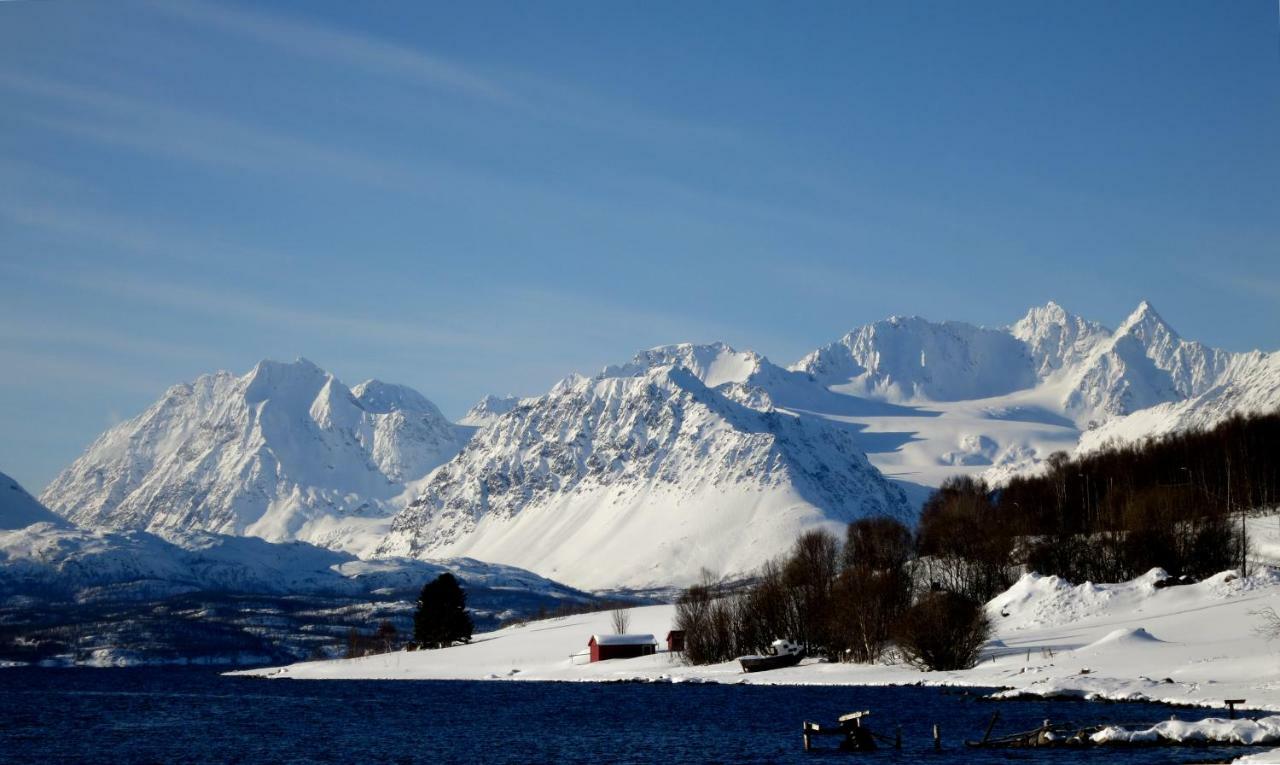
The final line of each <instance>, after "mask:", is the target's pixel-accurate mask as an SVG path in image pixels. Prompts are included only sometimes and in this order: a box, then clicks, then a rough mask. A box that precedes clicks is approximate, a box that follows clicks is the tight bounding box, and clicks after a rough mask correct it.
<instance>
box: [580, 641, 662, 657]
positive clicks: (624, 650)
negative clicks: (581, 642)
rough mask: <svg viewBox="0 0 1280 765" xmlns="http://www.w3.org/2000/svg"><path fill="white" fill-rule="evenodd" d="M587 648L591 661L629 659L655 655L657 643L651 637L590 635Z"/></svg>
mask: <svg viewBox="0 0 1280 765" xmlns="http://www.w3.org/2000/svg"><path fill="white" fill-rule="evenodd" d="M587 647H588V648H590V649H591V660H592V661H604V660H606V659H630V658H631V657H633V656H649V655H650V654H655V653H657V652H658V641H657V640H654V639H653V635H592V636H591V640H589V641H588V642H587Z"/></svg>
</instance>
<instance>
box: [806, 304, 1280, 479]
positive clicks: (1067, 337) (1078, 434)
mask: <svg viewBox="0 0 1280 765" xmlns="http://www.w3.org/2000/svg"><path fill="white" fill-rule="evenodd" d="M1274 355H1275V354H1263V353H1258V352H1254V353H1229V352H1226V351H1221V350H1217V349H1214V348H1209V347H1207V346H1205V345H1203V344H1201V343H1198V342H1195V341H1190V340H1185V339H1183V338H1181V337H1180V336H1179V335H1178V334H1177V332H1175V331H1174V330H1173V328H1172V327H1170V326H1169V325H1168V323H1166V322H1165V321H1164V319H1162V318H1161V317H1160V315H1159V314H1158V313H1157V312H1156V310H1155V309H1154V308H1153V307H1152V306H1151V305H1150V304H1149V303H1146V302H1145V301H1144V302H1143V303H1141V304H1140V305H1139V306H1138V308H1137V309H1136V310H1134V312H1133V313H1132V314H1130V315H1129V317H1127V318H1126V319H1125V320H1124V321H1123V322H1121V324H1120V326H1119V327H1118V328H1117V329H1116V330H1114V331H1112V330H1110V329H1108V328H1106V327H1104V326H1103V325H1101V324H1098V323H1096V322H1092V321H1088V320H1086V319H1083V318H1081V317H1079V316H1076V315H1074V314H1071V313H1070V312H1068V311H1066V310H1065V309H1063V308H1062V307H1061V306H1059V305H1057V304H1055V303H1052V302H1051V303H1049V304H1047V305H1045V306H1042V307H1036V308H1032V309H1031V310H1030V311H1029V312H1028V313H1027V314H1026V316H1024V317H1023V318H1022V319H1020V320H1019V321H1017V322H1015V323H1014V324H1013V325H1012V326H1009V327H1005V328H994V329H990V328H982V327H975V326H972V325H968V324H962V323H959V322H942V323H934V322H929V321H926V320H924V319H920V318H915V317H913V318H891V319H888V320H886V321H882V322H876V323H875V324H871V325H867V326H865V327H862V328H860V329H856V330H854V331H852V332H850V333H848V334H847V335H845V337H844V338H842V339H841V340H839V341H837V342H836V343H832V344H831V345H827V346H824V347H822V348H819V349H818V350H816V351H814V352H813V353H810V354H808V355H807V356H805V357H804V358H803V359H801V360H800V361H799V362H797V363H796V364H795V365H794V366H793V367H792V369H793V370H795V371H801V372H805V373H806V374H809V375H811V376H812V377H813V378H814V379H815V380H816V381H817V382H819V383H820V384H822V385H823V386H825V387H826V388H828V389H829V390H831V391H834V392H838V393H848V394H853V395H856V396H859V397H865V398H870V399H876V400H881V401H889V402H898V403H900V404H902V405H903V406H905V407H908V408H910V409H912V410H914V411H910V412H905V413H898V414H890V415H888V416H878V415H861V414H855V415H853V416H848V417H840V419H842V420H845V421H847V422H850V423H854V424H858V425H861V426H863V428H864V429H863V431H862V433H863V435H864V436H866V437H867V440H866V441H864V446H865V447H866V450H867V452H868V456H869V458H870V459H871V461H872V462H873V463H874V464H875V465H876V466H877V467H879V468H880V469H881V470H884V471H885V472H886V473H887V474H892V475H895V476H898V477H900V478H905V479H908V480H915V481H918V482H919V483H922V484H925V485H937V483H939V482H940V481H941V480H942V479H943V478H945V477H946V476H947V475H950V474H953V473H955V472H968V473H981V474H984V476H985V477H986V478H988V479H989V480H994V481H996V482H999V481H1001V480H1004V479H1005V478H1007V477H1008V476H1010V475H1013V474H1016V473H1018V472H1020V471H1023V470H1027V469H1033V468H1034V467H1035V466H1036V465H1037V464H1039V462H1040V461H1042V460H1043V459H1045V458H1046V457H1047V456H1048V455H1049V454H1050V453H1051V452H1053V451H1057V450H1067V451H1070V450H1072V449H1074V448H1076V446H1077V444H1078V443H1079V442H1080V441H1081V438H1082V436H1083V439H1084V444H1085V445H1086V446H1088V445H1091V444H1098V443H1101V442H1102V439H1117V438H1119V439H1124V438H1139V437H1142V436H1144V435H1147V434H1150V433H1154V432H1162V431H1165V430H1170V429H1176V428H1179V427H1190V426H1204V425H1212V424H1213V423H1214V422H1216V421H1218V420H1220V419H1222V418H1223V417H1225V416H1227V415H1229V414H1230V413H1231V412H1234V411H1240V410H1252V411H1258V410H1263V409H1266V408H1268V407H1271V406H1274V403H1273V402H1274V401H1275V396H1274V393H1273V391H1274V389H1275V386H1276V385H1277V384H1278V383H1277V381H1276V373H1275V371H1274V366H1273V362H1270V361H1268V359H1270V358H1271V357H1273V356H1274ZM817 411H819V412H822V411H823V410H822V409H818V410H817ZM925 415H932V417H929V416H925ZM1095 429H1096V433H1095V432H1093V431H1094V430H1095ZM893 433H899V434H902V436H901V437H900V438H896V439H895V438H892V437H888V436H889V434H893ZM875 435H881V436H885V437H886V442H885V443H882V444H877V443H876V442H875V441H874V440H873V439H872V438H871V436H875Z"/></svg>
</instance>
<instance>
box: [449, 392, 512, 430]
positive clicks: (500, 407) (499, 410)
mask: <svg viewBox="0 0 1280 765" xmlns="http://www.w3.org/2000/svg"><path fill="white" fill-rule="evenodd" d="M519 403H520V397H519V396H495V395H493V394H492V393H490V394H489V395H487V396H485V397H484V398H482V399H480V400H479V401H477V402H476V403H475V406H473V407H471V408H470V409H468V410H467V413H466V414H464V415H463V416H462V419H461V420H458V423H459V424H460V425H471V426H475V427H484V426H486V425H489V424H490V423H492V422H493V421H495V420H497V419H498V418H499V417H501V416H502V415H504V414H506V413H507V412H510V411H511V410H512V409H515V408H516V405H517V404H519Z"/></svg>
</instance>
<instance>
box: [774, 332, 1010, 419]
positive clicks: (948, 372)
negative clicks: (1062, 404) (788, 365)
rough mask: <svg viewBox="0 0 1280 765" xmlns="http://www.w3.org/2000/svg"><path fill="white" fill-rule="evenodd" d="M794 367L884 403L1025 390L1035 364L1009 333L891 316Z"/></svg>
mask: <svg viewBox="0 0 1280 765" xmlns="http://www.w3.org/2000/svg"><path fill="white" fill-rule="evenodd" d="M792 369H794V370H796V371H800V372H804V373H806V374H809V375H811V376H812V377H813V378H814V379H815V380H817V381H818V382H820V383H822V384H823V385H825V386H827V387H829V388H832V389H833V390H837V391H839V392H842V393H850V394H853V395H857V396H867V397H871V398H880V399H885V400H889V401H962V400H969V399H978V398H989V397H991V396H999V395H1002V394H1005V393H1011V392H1013V391H1016V390H1021V389H1023V388H1027V387H1030V386H1032V385H1034V384H1035V382H1036V368H1035V363H1034V361H1033V359H1032V357H1031V354H1030V352H1029V351H1028V348H1027V346H1026V344H1025V343H1023V342H1022V341H1020V340H1018V338H1016V337H1014V336H1013V335H1012V334H1010V333H1009V332H1007V331H1003V330H995V329H985V328H983V327H975V326H973V325H972V324H965V323H963V322H957V321H944V322H941V323H934V322H930V321H926V320H925V319H921V318H919V317H917V316H912V317H902V316H894V317H891V318H888V319H885V320H884V321H878V322H875V323H874V324H868V325H866V326H864V327H861V328H859V329H856V330H854V331H852V332H850V333H848V334H847V335H845V336H844V337H842V338H841V339H840V340H838V341H837V342H834V343H832V344H830V345H826V346H823V347H821V348H819V349H818V350H816V351H813V352H812V353H810V354H809V355H807V356H805V357H804V358H803V359H801V360H800V361H798V362H797V363H796V364H795V365H794V366H793V367H792Z"/></svg>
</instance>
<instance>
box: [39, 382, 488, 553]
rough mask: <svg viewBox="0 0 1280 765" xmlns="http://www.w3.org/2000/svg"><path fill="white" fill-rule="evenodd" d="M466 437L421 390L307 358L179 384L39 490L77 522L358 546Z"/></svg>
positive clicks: (356, 548) (361, 547) (364, 543)
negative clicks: (351, 381)
mask: <svg viewBox="0 0 1280 765" xmlns="http://www.w3.org/2000/svg"><path fill="white" fill-rule="evenodd" d="M465 438H466V435H465V434H463V433H460V432H459V431H458V429H457V428H456V427H455V426H454V425H453V424H452V423H450V422H448V420H446V419H445V418H444V416H443V415H441V413H440V411H439V410H438V409H436V407H435V406H434V405H433V404H431V402H429V401H427V400H426V399H425V398H423V396H422V395H421V394H419V393H417V392H416V391H413V390H411V389H409V388H406V387H404V386H398V385H390V384H387V383H382V382H378V381H376V380H370V381H368V382H365V383H362V384H360V385H358V386H356V388H354V389H348V388H347V387H346V386H345V385H343V384H342V382H341V381H339V380H338V379H337V378H335V377H334V376H333V375H331V374H329V373H327V372H325V371H324V370H322V369H320V368H319V367H317V366H316V365H314V364H312V363H311V362H309V361H307V360H305V359H299V360H298V361H296V362H294V363H291V364H286V363H280V362H274V361H263V362H261V363H259V364H258V365H257V366H256V367H254V369H253V370H252V371H251V372H249V373H248V374H246V375H243V376H240V377H237V376H235V375H232V374H230V373H228V372H218V373H216V374H211V375H204V376H202V377H200V378H198V379H197V380H195V381H194V382H192V383H189V384H184V385H177V386H174V387H172V388H170V389H169V390H168V391H167V392H166V393H165V394H164V396H163V397H162V398H161V399H160V400H159V401H157V402H156V403H155V404H154V405H152V406H151V407H150V408H149V409H147V411H145V412H143V413H142V414H141V415H139V416H137V417H135V418H133V419H131V420H128V421H126V422H123V423H120V424H119V425H117V426H115V427H113V428H111V429H110V430H108V431H107V432H106V433H104V434H103V435H102V436H101V437H99V438H98V440H97V441H95V442H94V443H93V444H92V445H91V446H90V447H89V449H88V450H87V451H86V452H85V454H84V455H83V456H81V457H80V458H79V459H78V460H76V461H75V462H74V463H73V464H72V465H71V466H70V467H68V468H67V469H66V470H64V471H63V472H62V473H61V474H59V475H58V476H57V477H56V478H55V479H54V481H53V482H52V483H51V484H50V485H49V486H48V488H46V489H45V491H44V492H43V494H42V495H41V500H42V501H43V502H44V503H45V505H46V506H48V507H49V508H50V509H51V510H53V511H54V512H55V513H57V514H59V515H61V516H63V517H65V518H68V519H69V520H71V521H72V522H74V523H76V524H77V525H81V526H86V527H105V528H113V529H144V530H149V531H162V530H184V531H188V530H204V531H213V532H219V533H227V534H241V535H251V536H260V537H262V538H264V539H268V540H273V541H288V540H306V541H312V542H315V543H317V544H321V545H324V546H329V547H334V548H341V549H347V550H351V551H354V552H360V551H363V550H364V549H366V548H367V547H368V546H369V545H370V544H371V543H373V542H374V541H376V540H377V539H378V538H379V537H380V536H381V535H382V534H383V533H385V529H386V520H385V519H386V517H387V516H389V515H391V514H392V513H394V512H395V511H396V510H397V509H398V508H399V507H401V506H402V505H403V501H401V500H400V499H399V496H400V495H401V494H403V493H404V492H405V489H406V483H407V482H411V481H413V480H417V479H420V478H422V477H424V476H425V475H426V474H427V473H428V472H429V471H430V470H431V469H432V468H434V467H436V466H437V465H439V464H441V463H443V462H445V461H447V460H448V459H449V458H451V457H452V456H453V455H454V454H456V453H457V451H458V450H459V449H460V448H461V447H462V444H463V443H464V442H465Z"/></svg>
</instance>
